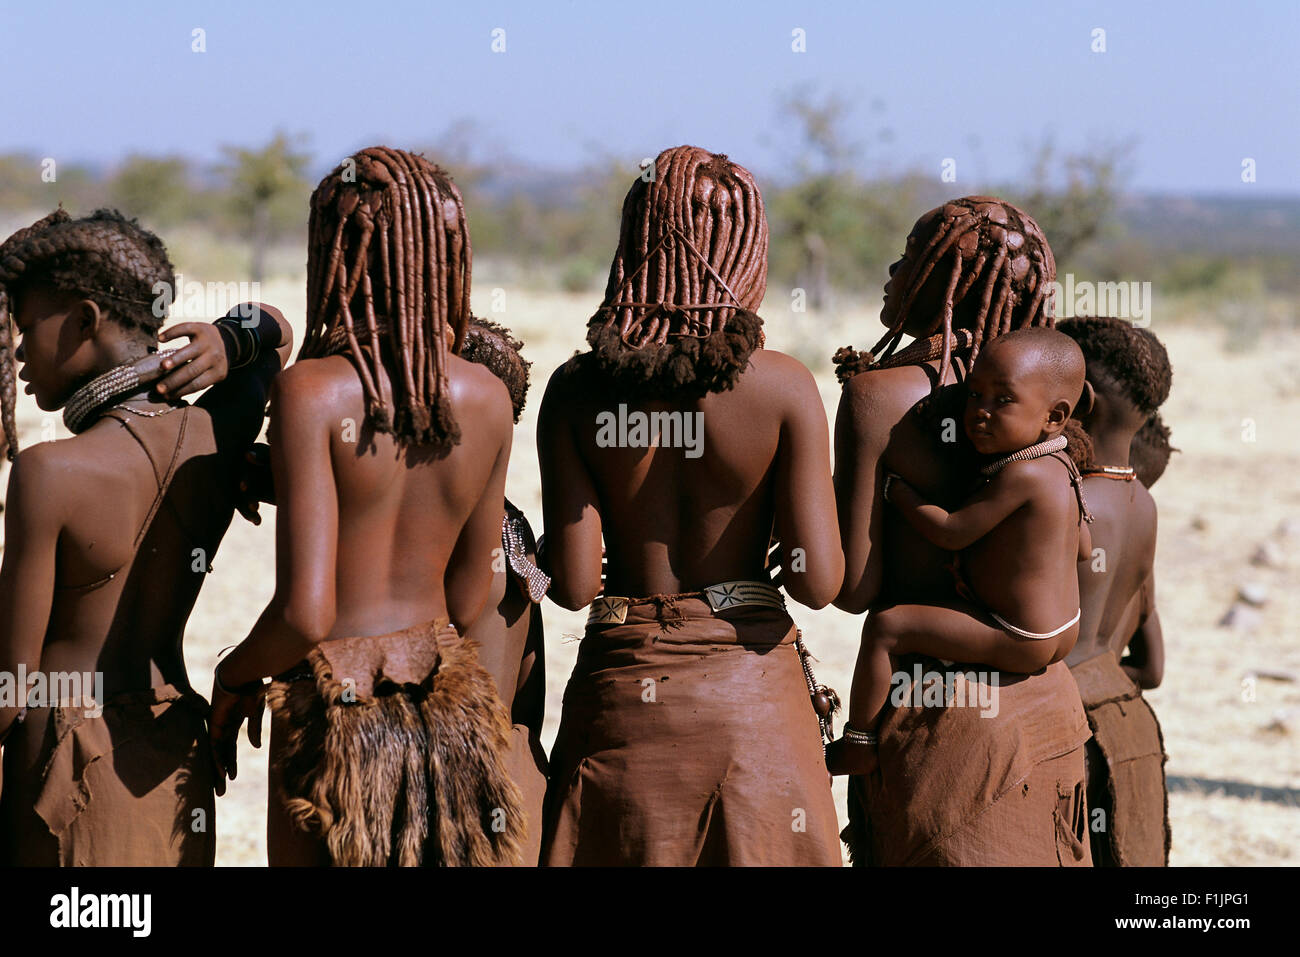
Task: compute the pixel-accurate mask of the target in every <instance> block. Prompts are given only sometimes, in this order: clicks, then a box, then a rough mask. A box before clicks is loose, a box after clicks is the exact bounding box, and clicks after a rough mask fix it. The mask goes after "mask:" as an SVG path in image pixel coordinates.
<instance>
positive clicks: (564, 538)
mask: <svg viewBox="0 0 1300 957" xmlns="http://www.w3.org/2000/svg"><path fill="white" fill-rule="evenodd" d="M567 373H568V367H567V366H561V367H560V368H559V369H557V370H556V371H555V374H554V375H552V376H551V381H550V382H548V383H547V385H546V394H545V395H544V396H543V397H542V405H541V408H540V409H539V410H538V414H537V460H538V465H539V466H540V470H541V477H542V523H543V527H544V535H545V539H546V556H545V561H546V564H547V566H548V567H547V568H545V569H544V570H545V571H546V572H547V573H548V574H549V575H550V576H551V589H550V591H549V592H547V594H548V595H549V596H550V599H551V601H553V602H555V603H556V604H557V605H559V606H560V607H561V608H568V609H571V610H575V611H576V610H577V609H579V608H583V607H585V606H586V605H589V604H591V600H592V599H593V598H595V597H596V596H597V595H598V594H600V590H601V581H600V562H601V549H602V541H601V519H600V503H599V500H598V498H597V495H596V486H595V484H594V483H593V482H592V480H591V476H590V475H589V474H588V472H587V467H586V464H585V463H584V462H583V461H582V457H581V456H580V455H579V454H578V447H577V443H576V442H575V441H574V437H573V430H572V428H571V427H570V425H569V422H568V419H567V418H566V416H567V415H568V414H569V411H570V410H569V408H567V406H568V404H569V403H568V396H567V395H566V392H567V391H568V390H567V388H566V384H565V377H566V375H567Z"/></svg>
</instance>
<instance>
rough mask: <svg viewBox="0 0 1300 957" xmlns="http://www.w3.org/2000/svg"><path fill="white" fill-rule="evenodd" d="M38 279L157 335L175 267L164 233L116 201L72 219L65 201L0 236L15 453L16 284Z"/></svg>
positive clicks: (6, 394)
mask: <svg viewBox="0 0 1300 957" xmlns="http://www.w3.org/2000/svg"><path fill="white" fill-rule="evenodd" d="M33 283H45V284H48V285H50V286H53V287H54V288H55V289H58V290H59V291H61V292H71V293H76V294H79V295H83V296H85V297H86V298H88V299H92V300H94V301H95V302H96V303H97V304H99V305H100V306H101V307H102V308H104V310H105V311H106V313H107V314H108V315H109V316H110V317H111V318H112V319H113V320H114V321H116V322H117V323H118V324H120V325H122V326H125V327H126V328H128V329H135V330H139V331H141V332H143V333H144V334H145V335H146V336H147V337H148V338H151V339H154V340H156V339H157V336H158V330H159V329H160V328H161V327H162V324H163V321H164V320H165V318H166V315H167V308H166V307H167V305H168V304H169V303H170V302H171V300H172V298H173V295H174V290H175V284H176V274H175V270H174V269H173V268H172V264H171V260H170V259H169V258H168V256H167V248H166V247H165V246H164V245H163V243H162V240H160V239H159V238H158V237H157V236H155V235H154V234H153V233H151V232H149V231H148V230H147V229H144V228H142V227H141V226H140V225H139V224H138V223H137V222H136V221H135V220H133V219H127V218H126V217H125V216H123V215H122V214H121V213H119V212H118V211H117V210H113V209H100V210H96V211H95V212H94V213H92V214H91V215H89V216H85V217H82V218H80V219H73V218H72V217H71V216H69V215H68V213H67V211H66V210H64V209H63V208H62V207H60V208H59V209H57V210H55V211H54V212H52V213H50V214H49V215H48V216H46V217H44V218H43V219H40V220H38V221H37V222H35V223H33V224H32V225H31V226H28V227H27V228H26V229H20V230H18V231H17V232H16V233H14V234H13V235H12V236H10V237H9V238H8V239H6V240H5V241H4V243H3V244H0V421H3V425H4V433H5V438H6V439H7V440H8V452H7V455H8V457H9V458H10V459H12V458H13V457H14V455H15V453H16V452H17V449H18V430H17V427H16V424H15V421H14V403H15V399H16V391H15V382H14V354H13V324H12V321H11V315H10V313H11V310H12V309H13V301H14V297H15V294H16V292H17V290H18V289H19V287H20V286H22V285H30V284H33ZM160 287H161V288H162V289H165V290H166V294H161V293H160Z"/></svg>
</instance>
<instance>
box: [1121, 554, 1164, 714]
mask: <svg viewBox="0 0 1300 957" xmlns="http://www.w3.org/2000/svg"><path fill="white" fill-rule="evenodd" d="M1121 664H1122V667H1123V669H1124V673H1125V674H1127V675H1128V676H1129V677H1130V678H1131V679H1133V683H1134V684H1136V685H1137V686H1138V687H1139V688H1142V689H1143V690H1149V689H1151V688H1158V687H1160V682H1161V681H1162V680H1163V679H1164V676H1165V639H1164V632H1163V630H1162V629H1161V627H1160V613H1159V612H1157V611H1156V609H1155V582H1154V580H1153V579H1152V577H1150V576H1148V578H1147V581H1146V584H1145V585H1144V586H1143V587H1142V620H1141V622H1140V623H1139V624H1138V627H1137V631H1135V632H1134V633H1133V637H1132V638H1131V639H1130V640H1129V645H1128V657H1127V658H1125V659H1124V660H1123V662H1122V663H1121Z"/></svg>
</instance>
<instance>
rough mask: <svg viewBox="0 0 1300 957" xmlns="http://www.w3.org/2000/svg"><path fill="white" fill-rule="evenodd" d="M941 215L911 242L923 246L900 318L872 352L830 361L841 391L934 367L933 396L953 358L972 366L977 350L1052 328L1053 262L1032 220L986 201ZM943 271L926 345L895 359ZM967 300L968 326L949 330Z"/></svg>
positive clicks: (847, 352)
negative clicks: (1011, 335)
mask: <svg viewBox="0 0 1300 957" xmlns="http://www.w3.org/2000/svg"><path fill="white" fill-rule="evenodd" d="M939 213H940V215H939V216H937V217H935V221H934V225H933V226H932V227H930V228H929V229H928V230H927V231H926V233H925V234H924V235H916V236H915V237H914V238H915V240H916V242H917V243H918V244H922V243H923V244H924V246H923V247H922V249H921V250H920V252H919V253H917V254H916V256H915V257H914V258H913V268H912V271H911V275H910V276H909V279H908V283H907V287H906V288H904V289H900V290H898V291H897V295H898V296H899V303H898V310H897V315H896V316H895V318H894V322H893V325H891V326H890V328H889V331H888V332H886V333H885V335H884V336H883V337H882V338H881V339H880V341H879V342H877V343H876V344H875V346H873V347H872V349H871V351H870V352H866V353H861V352H857V351H856V350H854V349H852V348H851V347H847V346H846V347H845V348H843V349H840V350H839V351H838V352H836V353H835V356H834V362H835V365H836V366H837V368H836V375H837V376H838V377H839V379H840V382H841V383H844V382H847V381H848V380H849V379H851V378H853V376H855V375H857V374H858V373H859V372H863V371H866V370H867V369H879V368H888V367H892V366H900V365H911V364H915V363H920V362H928V361H930V360H933V359H940V360H941V365H940V370H941V371H940V377H939V379H938V381H937V383H936V386H935V388H936V389H937V388H940V387H942V386H943V384H944V383H945V381H946V380H947V377H948V370H949V366H950V364H951V359H952V357H953V356H954V355H957V356H962V357H964V358H965V359H966V361H967V363H968V364H973V363H974V361H975V359H976V357H977V356H978V355H979V352H980V348H981V347H982V346H984V345H986V344H987V343H989V342H990V341H992V340H993V339H995V338H996V337H997V336H998V335H1000V334H1001V333H1004V332H1009V331H1010V330H1012V329H1021V328H1025V327H1029V326H1048V327H1050V326H1051V325H1052V322H1053V319H1052V313H1051V304H1050V301H1049V296H1050V292H1051V284H1052V283H1053V282H1054V281H1055V280H1056V260H1055V258H1054V257H1053V256H1052V249H1051V247H1050V246H1049V245H1048V244H1047V237H1046V236H1044V235H1043V231H1042V230H1041V229H1040V228H1039V226H1038V223H1036V222H1035V221H1034V219H1033V217H1032V216H1030V215H1029V214H1028V213H1026V212H1024V211H1023V210H1021V209H1018V208H1017V207H1015V206H1013V205H1012V204H1010V203H1008V202H1006V201H1005V200H1001V199H996V198H994V197H991V196H967V197H964V198H962V199H955V200H953V201H952V202H949V203H945V204H944V205H943V206H942V207H941V208H940V210H939ZM945 264H946V269H947V273H946V277H945V281H944V300H943V309H942V311H941V312H940V314H939V315H938V316H936V317H935V318H934V321H933V322H931V323H930V327H929V329H928V330H927V331H926V332H925V336H926V338H923V339H919V340H918V341H917V342H914V343H913V344H912V345H910V346H908V347H907V348H906V349H904V350H903V351H901V352H899V353H897V354H895V352H894V350H895V349H896V348H897V347H898V343H899V341H900V340H901V339H902V337H903V327H904V325H905V324H906V322H907V318H908V310H909V309H910V308H911V306H912V304H913V302H914V301H915V300H916V297H917V294H918V293H919V292H920V291H921V288H922V287H923V286H924V285H925V283H926V280H928V279H929V278H930V276H931V274H932V273H934V272H935V270H936V269H939V268H940V267H941V266H944V265H945ZM940 274H941V275H943V274H942V273H940ZM968 296H977V297H978V299H976V300H974V305H975V309H974V310H973V313H972V316H973V318H971V319H969V320H968V321H967V322H966V323H963V326H962V327H961V328H958V329H954V327H953V313H954V309H955V307H956V306H957V305H958V304H960V303H962V302H964V301H966V299H967V297H968ZM962 333H964V334H962Z"/></svg>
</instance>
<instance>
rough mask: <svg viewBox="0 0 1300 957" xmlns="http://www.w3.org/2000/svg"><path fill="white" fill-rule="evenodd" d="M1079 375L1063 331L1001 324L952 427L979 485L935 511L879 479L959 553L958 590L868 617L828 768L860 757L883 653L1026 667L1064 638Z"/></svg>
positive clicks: (1060, 649)
mask: <svg viewBox="0 0 1300 957" xmlns="http://www.w3.org/2000/svg"><path fill="white" fill-rule="evenodd" d="M1083 385H1084V363H1083V355H1082V353H1080V351H1079V348H1078V347H1077V346H1076V345H1075V344H1074V343H1073V342H1072V341H1071V340H1070V339H1069V338H1068V337H1066V336H1063V335H1061V334H1060V333H1058V332H1054V331H1052V330H1050V329H1043V328H1030V329H1021V330H1017V331H1014V332H1010V333H1006V334H1004V335H1001V336H999V337H997V338H996V339H994V340H993V341H992V342H990V343H989V344H988V345H986V346H985V347H984V349H983V350H982V351H981V352H980V354H979V357H978V359H977V360H976V362H975V365H974V368H973V369H972V370H971V373H970V376H969V378H968V379H967V381H966V388H967V391H968V399H967V403H966V411H965V416H964V425H965V431H966V435H967V436H968V437H969V439H970V441H971V443H972V444H973V445H974V447H975V450H976V452H978V453H979V454H980V455H981V456H985V457H986V460H987V462H986V464H985V465H984V466H983V468H982V469H981V472H982V474H983V476H984V478H985V479H986V480H987V481H986V484H985V485H984V486H983V487H982V488H981V489H980V490H979V491H978V492H976V493H975V495H974V496H973V497H971V498H970V499H969V500H968V501H967V502H966V504H965V505H964V506H962V507H961V508H959V509H957V510H956V511H953V512H948V511H946V510H944V509H942V508H940V507H939V506H937V505H932V504H929V503H927V502H925V501H924V500H923V499H922V498H921V496H920V495H918V494H917V493H916V491H915V490H913V489H912V488H911V487H910V486H909V485H907V484H906V483H905V482H903V481H902V480H901V479H899V478H897V477H895V476H889V477H888V478H887V479H886V490H885V498H886V501H888V502H891V503H892V504H894V505H895V506H896V507H897V508H898V509H899V510H900V511H901V512H902V513H903V516H904V517H905V518H906V519H907V521H908V522H909V523H911V525H912V526H913V527H915V528H916V530H917V531H918V532H920V533H921V534H922V535H923V536H925V537H926V538H927V539H929V540H930V541H931V542H933V543H934V544H935V545H937V546H939V547H940V548H943V549H946V550H949V551H953V552H959V553H960V562H961V569H962V570H964V575H963V574H962V572H958V575H957V577H958V593H959V595H960V596H961V597H959V598H954V599H953V600H952V601H950V602H948V603H946V604H945V605H918V604H906V605H893V606H890V607H887V608H883V609H880V610H878V611H875V612H873V613H872V614H870V615H869V616H868V618H867V623H866V628H865V630H864V633H863V644H862V650H861V652H860V654H859V656H858V664H857V669H856V671H855V673H854V678H853V692H852V695H851V699H850V713H849V723H848V726H847V727H846V729H845V734H844V737H843V738H842V739H840V740H839V741H836V742H834V743H833V744H832V745H831V746H830V748H828V750H827V765H828V767H829V768H830V770H831V771H832V773H837V774H844V773H849V774H864V773H868V772H870V771H871V770H872V769H873V768H874V766H875V752H874V745H875V735H874V732H873V731H872V730H870V729H872V728H874V725H875V723H876V721H877V719H878V717H879V714H880V711H881V709H882V708H883V707H884V705H885V701H886V699H887V697H888V694H889V689H890V684H891V681H892V675H893V668H892V665H891V662H890V656H891V655H901V654H907V653H911V652H921V653H924V654H929V655H934V656H936V657H939V658H946V659H951V660H953V661H960V662H971V663H980V664H985V665H989V666H991V667H993V668H997V669H999V670H1002V671H1009V672H1018V673H1023V674H1030V673H1033V672H1036V671H1038V670H1039V669H1042V668H1044V667H1046V666H1047V665H1048V664H1050V663H1052V662H1053V661H1056V660H1059V659H1060V658H1062V657H1064V656H1065V654H1066V653H1067V652H1068V651H1069V649H1070V647H1071V646H1072V645H1073V644H1074V641H1075V638H1076V636H1077V635H1078V624H1079V602H1078V582H1077V579H1076V577H1075V564H1076V562H1077V560H1078V558H1079V557H1080V555H1081V554H1086V553H1087V533H1086V530H1083V531H1082V532H1081V523H1082V522H1084V521H1088V520H1090V519H1089V516H1088V512H1087V508H1086V506H1085V505H1084V501H1083V497H1082V495H1081V493H1080V489H1079V474H1078V471H1077V469H1076V468H1075V465H1074V463H1073V462H1072V461H1071V459H1070V458H1068V457H1067V456H1066V454H1065V453H1064V449H1065V447H1066V444H1067V442H1066V437H1065V435H1064V434H1063V433H1064V429H1065V427H1066V424H1067V422H1068V421H1069V418H1070V412H1071V411H1072V410H1073V408H1074V405H1075V402H1076V401H1077V400H1078V398H1079V396H1080V395H1081V393H1082V391H1083ZM1008 566H1009V567H1008Z"/></svg>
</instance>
